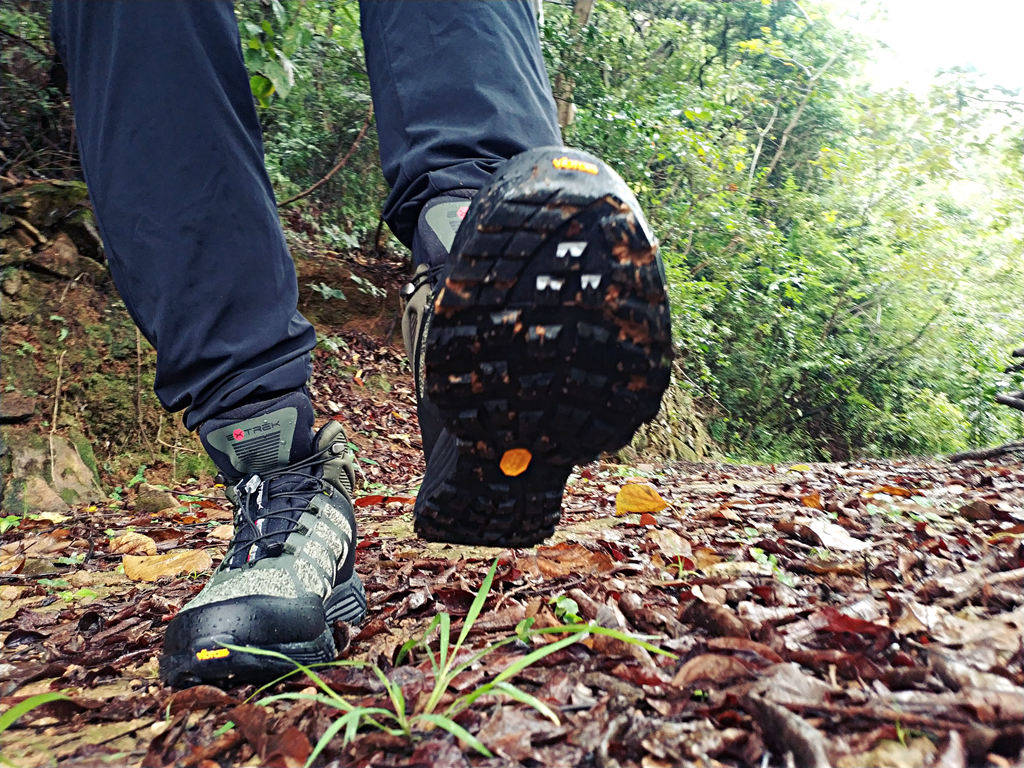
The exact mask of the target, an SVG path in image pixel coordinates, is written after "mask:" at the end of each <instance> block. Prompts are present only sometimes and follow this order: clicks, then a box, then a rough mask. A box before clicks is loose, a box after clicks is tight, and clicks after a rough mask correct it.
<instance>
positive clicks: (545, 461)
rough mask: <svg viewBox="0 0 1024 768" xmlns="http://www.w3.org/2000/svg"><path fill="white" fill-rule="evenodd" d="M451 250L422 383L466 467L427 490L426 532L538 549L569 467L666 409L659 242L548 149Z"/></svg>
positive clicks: (604, 178)
mask: <svg viewBox="0 0 1024 768" xmlns="http://www.w3.org/2000/svg"><path fill="white" fill-rule="evenodd" d="M452 254H453V259H452V263H451V267H450V271H449V273H448V275H447V278H446V280H445V282H444V284H443V286H442V287H441V289H440V290H439V292H438V293H437V295H436V297H435V299H434V304H433V312H432V316H431V319H430V323H431V324H430V327H429V330H428V331H427V346H426V353H425V357H426V361H425V374H426V393H427V395H428V397H429V398H430V399H431V400H432V401H433V402H434V403H435V404H436V405H437V407H438V410H439V411H440V413H441V416H442V418H443V419H444V421H445V423H446V425H447V428H448V430H450V432H451V433H452V434H453V435H454V437H455V439H456V444H455V447H456V450H457V452H458V457H457V459H456V460H455V461H454V462H448V464H449V468H448V469H447V471H448V473H449V477H447V478H445V479H444V481H443V482H440V483H437V482H433V483H429V484H428V483H426V482H425V484H424V487H427V486H428V485H429V486H430V490H429V491H428V492H427V493H426V494H423V493H422V492H421V496H424V498H421V499H417V506H416V520H415V528H416V532H417V533H418V534H419V535H420V536H421V537H423V538H426V539H430V540H433V541H446V542H453V543H462V544H487V545H494V546H505V547H508V546H530V545H533V544H536V543H538V542H541V541H543V540H544V539H545V538H547V537H548V536H550V535H551V534H552V533H553V532H554V528H555V526H556V525H557V523H558V521H559V519H560V517H561V501H562V494H563V491H564V488H565V481H566V479H567V478H568V476H569V473H570V471H571V470H572V467H573V465H576V464H584V463H586V462H589V461H592V460H593V459H595V458H597V457H598V456H599V455H600V454H601V453H603V452H605V451H614V450H617V449H619V448H621V447H623V446H624V445H626V444H628V442H629V441H630V439H631V438H632V436H633V434H634V433H635V432H636V430H637V429H638V428H639V427H640V426H641V425H642V424H643V423H644V422H646V421H649V420H650V419H652V418H653V417H654V416H655V415H656V413H657V411H658V407H659V405H660V403H661V396H662V394H663V392H664V391H665V388H666V387H667V386H668V381H669V365H670V358H671V335H670V327H669V309H668V301H667V297H666V292H665V283H664V275H663V272H662V268H661V265H660V262H659V260H658V258H657V242H656V240H655V239H654V237H653V235H652V234H651V232H650V229H649V228H648V226H647V224H646V222H645V221H644V218H643V214H642V212H641V211H640V208H639V205H638V204H637V202H636V199H635V198H634V196H633V194H632V193H631V192H630V190H629V188H628V187H627V186H626V184H625V182H623V181H622V179H621V178H620V177H619V176H618V174H616V173H615V172H614V171H612V170H611V169H610V168H608V166H606V165H605V164H604V163H602V162H601V161H600V160H598V159H597V158H595V157H593V156H591V155H588V154H586V153H584V152H580V151H576V150H569V149H566V148H563V147H549V148H542V149H538V150H531V151H529V152H526V153H524V154H522V155H520V156H518V157H517V158H515V159H514V160H512V161H511V162H509V163H508V164H506V165H505V166H504V167H503V168H502V169H501V170H500V171H499V173H498V174H496V176H495V177H494V178H493V179H492V180H491V182H490V183H489V184H488V185H487V186H486V187H485V188H484V189H483V190H481V192H480V193H479V194H478V195H477V196H476V198H474V200H473V203H472V204H471V206H470V208H469V211H468V212H467V214H466V219H465V221H464V223H463V225H462V227H461V228H460V230H459V233H458V235H457V237H456V239H455V242H454V244H453V247H452ZM527 457H528V458H527ZM524 461H528V463H527V464H526V466H525V470H522V471H520V470H521V466H522V464H523V462H524ZM509 470H511V473H510V471H509Z"/></svg>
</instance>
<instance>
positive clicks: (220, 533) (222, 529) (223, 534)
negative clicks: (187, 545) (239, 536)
mask: <svg viewBox="0 0 1024 768" xmlns="http://www.w3.org/2000/svg"><path fill="white" fill-rule="evenodd" d="M234 535H235V526H233V525H231V524H230V523H224V524H223V525H218V526H216V527H214V528H211V529H210V534H209V536H210V538H211V539H222V540H224V541H229V540H230V539H231V537H232V536H234Z"/></svg>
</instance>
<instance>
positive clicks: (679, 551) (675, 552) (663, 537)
mask: <svg viewBox="0 0 1024 768" xmlns="http://www.w3.org/2000/svg"><path fill="white" fill-rule="evenodd" d="M647 538H649V539H650V540H651V541H653V542H654V543H655V544H657V545H658V549H660V550H661V553H662V554H663V555H665V557H667V558H668V559H669V560H670V561H674V560H677V559H680V558H688V557H690V556H691V555H692V554H693V549H692V548H691V547H690V542H688V541H687V540H686V539H684V538H683V537H682V536H680V535H679V534H678V533H676V532H675V531H670V530H668V529H667V528H659V529H655V530H653V531H651V532H650V533H648V534H647Z"/></svg>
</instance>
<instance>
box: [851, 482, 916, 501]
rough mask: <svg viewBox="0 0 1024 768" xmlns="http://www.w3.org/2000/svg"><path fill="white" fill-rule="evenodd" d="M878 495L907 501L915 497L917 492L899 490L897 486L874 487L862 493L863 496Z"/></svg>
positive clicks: (905, 489) (904, 489)
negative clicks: (896, 497)
mask: <svg viewBox="0 0 1024 768" xmlns="http://www.w3.org/2000/svg"><path fill="white" fill-rule="evenodd" d="M880 494H885V495H886V496H902V497H903V498H905V499H909V498H910V497H911V496H916V495H917V491H911V490H908V489H907V488H900V487H899V486H897V485H876V486H875V487H874V488H872V489H871V490H870V491H866V492H865V493H864V495H865V496H878V495H880Z"/></svg>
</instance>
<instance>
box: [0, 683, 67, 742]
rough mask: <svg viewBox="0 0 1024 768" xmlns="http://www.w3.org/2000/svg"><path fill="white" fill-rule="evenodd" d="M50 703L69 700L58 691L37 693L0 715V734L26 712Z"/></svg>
mask: <svg viewBox="0 0 1024 768" xmlns="http://www.w3.org/2000/svg"><path fill="white" fill-rule="evenodd" d="M51 701H71V699H70V698H69V697H68V696H66V695H64V694H63V693H59V692H58V691H51V692H49V693H37V694H36V695H35V696H29V697H28V698H27V699H25V700H24V701H19V702H18V703H17V704H15V705H14V706H13V707H11V708H10V709H7V710H5V711H4V713H3V714H2V715H0V733H3V732H4V731H6V730H7V729H8V728H10V727H11V726H12V725H14V722H15V721H16V720H17V719H18V718H19V717H21V716H22V715H24V714H25V713H26V712H31V711H32V710H33V709H35V708H36V707H41V706H43V704H49V703H50V702H51Z"/></svg>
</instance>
